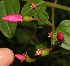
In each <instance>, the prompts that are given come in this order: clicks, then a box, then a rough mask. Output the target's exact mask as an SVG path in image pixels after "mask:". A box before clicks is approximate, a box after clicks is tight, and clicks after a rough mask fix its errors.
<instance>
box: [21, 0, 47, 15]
mask: <svg viewBox="0 0 70 66" xmlns="http://www.w3.org/2000/svg"><path fill="white" fill-rule="evenodd" d="M31 2H35V3H36V5H37V9H38V10H39V11H45V10H46V5H45V4H44V3H42V2H41V0H30V1H29V2H27V3H26V4H25V5H24V7H23V8H22V11H21V14H22V15H23V16H33V15H35V10H34V9H33V8H31Z"/></svg>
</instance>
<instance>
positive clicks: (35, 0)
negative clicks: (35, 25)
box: [21, 0, 43, 3]
mask: <svg viewBox="0 0 70 66" xmlns="http://www.w3.org/2000/svg"><path fill="white" fill-rule="evenodd" d="M21 1H29V2H35V3H38V2H41V1H43V0H21Z"/></svg>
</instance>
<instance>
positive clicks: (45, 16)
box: [38, 11, 49, 25]
mask: <svg viewBox="0 0 70 66" xmlns="http://www.w3.org/2000/svg"><path fill="white" fill-rule="evenodd" d="M39 17H40V19H41V21H40V20H39V21H38V25H45V24H46V23H47V22H48V18H49V17H48V13H47V12H46V11H44V12H42V11H41V12H39Z"/></svg>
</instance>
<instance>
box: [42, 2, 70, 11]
mask: <svg viewBox="0 0 70 66" xmlns="http://www.w3.org/2000/svg"><path fill="white" fill-rule="evenodd" d="M43 2H44V3H45V4H46V5H47V6H49V7H52V6H51V4H52V3H51V2H47V1H43ZM54 7H55V8H59V9H63V10H67V11H70V7H67V6H63V5H59V4H56V3H55V4H54Z"/></svg>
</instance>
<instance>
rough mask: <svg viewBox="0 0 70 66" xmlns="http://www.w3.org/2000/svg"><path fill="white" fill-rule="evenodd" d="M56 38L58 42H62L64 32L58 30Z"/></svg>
mask: <svg viewBox="0 0 70 66" xmlns="http://www.w3.org/2000/svg"><path fill="white" fill-rule="evenodd" d="M56 38H57V41H58V42H62V41H63V40H64V34H63V33H62V32H58V34H57V36H56Z"/></svg>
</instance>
